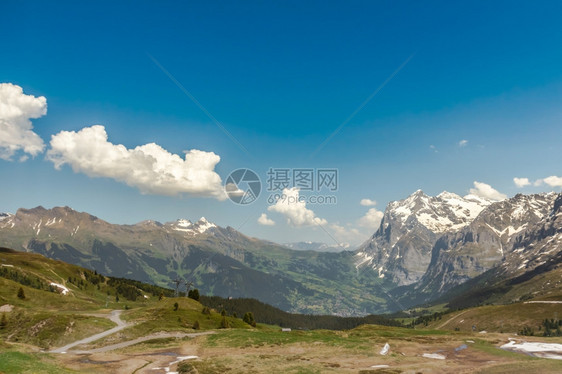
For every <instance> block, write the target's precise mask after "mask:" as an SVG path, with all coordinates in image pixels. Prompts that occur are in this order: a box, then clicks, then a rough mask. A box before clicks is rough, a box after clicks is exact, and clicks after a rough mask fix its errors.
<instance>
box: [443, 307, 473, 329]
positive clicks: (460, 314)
mask: <svg viewBox="0 0 562 374" xmlns="http://www.w3.org/2000/svg"><path fill="white" fill-rule="evenodd" d="M468 311H469V310H465V311H464V312H462V313H459V314H456V315H454V316H452V317H451V318H449V319H448V320H446V321H445V322H443V323H442V324H441V325H439V326H438V327H437V328H438V329H442V328H443V327H445V326H446V325H447V324H448V323H449V322H451V321H452V320H454V319H455V318H457V317H460V316H462V315H463V314H465V313H466V312H468Z"/></svg>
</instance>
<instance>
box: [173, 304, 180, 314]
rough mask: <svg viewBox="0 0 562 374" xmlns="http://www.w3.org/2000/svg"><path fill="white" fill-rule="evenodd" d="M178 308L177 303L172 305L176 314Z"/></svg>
mask: <svg viewBox="0 0 562 374" xmlns="http://www.w3.org/2000/svg"><path fill="white" fill-rule="evenodd" d="M179 308H180V305H179V304H178V303H174V312H176V311H177V310H178V309H179Z"/></svg>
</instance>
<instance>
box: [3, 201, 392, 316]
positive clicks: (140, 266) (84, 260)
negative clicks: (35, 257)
mask: <svg viewBox="0 0 562 374" xmlns="http://www.w3.org/2000/svg"><path fill="white" fill-rule="evenodd" d="M0 238H1V239H0V245H4V246H9V247H12V248H16V249H19V250H25V251H31V252H37V253H41V254H44V255H45V256H48V257H51V258H55V259H60V260H64V261H68V262H70V263H73V264H79V265H82V266H85V267H88V268H91V269H95V270H97V271H99V272H101V273H103V274H106V275H112V276H118V277H127V278H133V279H136V280H140V281H145V282H148V281H150V282H154V283H156V284H159V285H162V286H167V287H170V286H171V285H172V283H171V281H172V280H173V279H176V278H177V277H180V278H184V279H187V280H188V281H191V282H194V284H195V286H197V287H198V288H199V289H201V291H202V292H204V293H207V294H214V295H218V296H223V297H231V296H232V297H252V298H257V299H259V300H261V301H264V302H267V303H270V304H272V305H274V306H276V307H279V308H282V309H284V310H286V311H291V312H304V313H338V314H340V315H359V314H368V313H374V312H383V311H387V310H388V308H396V306H395V305H393V304H392V302H391V300H389V298H388V296H386V294H385V293H384V292H383V291H381V290H380V288H379V287H378V285H380V284H381V283H382V282H383V280H380V279H379V278H377V277H376V274H375V273H374V272H373V271H372V270H371V269H365V270H363V271H361V272H357V270H356V269H355V266H354V262H353V261H354V259H353V255H352V254H351V253H350V252H342V253H321V252H312V251H294V250H290V249H287V248H285V247H283V246H280V245H277V244H274V243H271V242H267V241H262V240H258V239H255V238H250V237H247V236H245V235H243V234H241V233H240V232H238V231H236V230H234V229H233V228H231V227H227V228H222V227H219V226H217V225H215V224H213V223H210V222H208V221H207V220H205V219H204V218H202V219H200V220H199V221H197V222H191V221H189V220H184V219H182V220H178V221H175V222H168V223H164V224H162V223H159V222H155V221H143V222H140V223H138V224H135V225H114V224H110V223H108V222H106V221H103V220H101V219H99V218H97V217H95V216H92V215H90V214H87V213H80V212H76V211H74V210H72V209H70V208H68V207H64V208H60V207H57V208H53V209H44V208H43V207H37V208H34V209H19V210H18V211H17V212H16V214H15V215H4V216H3V218H2V220H0Z"/></svg>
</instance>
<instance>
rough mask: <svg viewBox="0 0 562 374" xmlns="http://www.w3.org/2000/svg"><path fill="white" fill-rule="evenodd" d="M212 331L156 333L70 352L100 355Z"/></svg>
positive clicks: (192, 336) (206, 333) (212, 332)
mask: <svg viewBox="0 0 562 374" xmlns="http://www.w3.org/2000/svg"><path fill="white" fill-rule="evenodd" d="M214 333H215V332H214V331H205V332H196V333H185V332H157V333H154V334H150V335H146V336H141V337H140V338H136V339H133V340H127V341H126V342H121V343H116V344H111V345H106V346H105V347H101V348H94V349H87V350H82V351H72V353H73V354H92V353H102V352H107V351H113V350H114V349H120V348H125V347H129V346H131V345H134V344H138V343H142V342H145V341H147V340H152V339H165V338H185V337H188V338H195V337H198V336H202V335H210V334H214Z"/></svg>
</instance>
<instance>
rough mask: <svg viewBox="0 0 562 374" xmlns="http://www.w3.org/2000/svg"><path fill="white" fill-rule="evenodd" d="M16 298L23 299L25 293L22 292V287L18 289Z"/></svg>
mask: <svg viewBox="0 0 562 374" xmlns="http://www.w3.org/2000/svg"><path fill="white" fill-rule="evenodd" d="M18 297H19V298H20V299H22V300H23V299H25V292H23V288H22V287H20V289H19V290H18Z"/></svg>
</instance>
